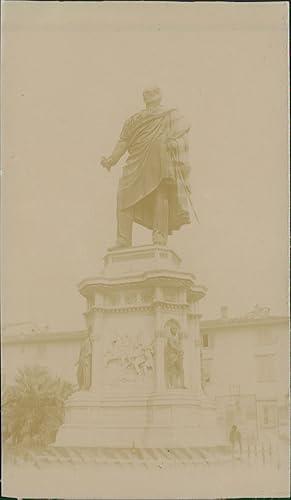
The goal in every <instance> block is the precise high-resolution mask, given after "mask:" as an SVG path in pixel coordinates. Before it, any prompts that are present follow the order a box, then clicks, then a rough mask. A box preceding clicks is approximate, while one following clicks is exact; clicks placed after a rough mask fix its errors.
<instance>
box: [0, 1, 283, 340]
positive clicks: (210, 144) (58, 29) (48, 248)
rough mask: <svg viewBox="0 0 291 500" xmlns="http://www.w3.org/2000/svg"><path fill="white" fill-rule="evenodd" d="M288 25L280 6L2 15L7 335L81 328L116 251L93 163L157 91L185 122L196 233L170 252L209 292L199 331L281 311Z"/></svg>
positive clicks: (43, 7)
mask: <svg viewBox="0 0 291 500" xmlns="http://www.w3.org/2000/svg"><path fill="white" fill-rule="evenodd" d="M287 18H288V11H287V4H286V3H285V4H283V3H279V2H277V3H274V4H271V3H266V4H261V3H260V4H255V3H252V4H248V5H247V4H245V5H243V4H236V3H225V4H220V3H215V2H214V3H212V4H207V3H203V4H199V3H193V4H184V5H178V4H176V5H173V4H163V3H161V4H159V3H158V2H154V4H149V3H148V2H145V4H143V3H142V2H141V3H139V4H138V5H134V4H132V3H131V5H126V4H125V3H123V2H122V3H121V4H116V3H115V2H114V3H112V4H111V5H108V4H107V3H103V4H102V3H96V4H95V3H88V4H85V3H83V4H82V5H81V4H79V3H78V2H72V3H68V2H65V3H61V2H56V3H54V2H49V3H48V4H47V3H46V2H39V3H37V2H32V3H31V4H30V5H29V4H26V3H25V2H16V3H14V2H7V3H6V5H5V4H4V29H5V26H6V31H5V32H4V42H3V48H2V58H3V61H2V65H3V68H2V69H3V71H4V76H3V78H4V90H3V133H2V136H3V156H2V160H3V164H2V168H3V171H4V173H3V177H2V179H3V188H2V208H3V227H2V234H3V244H2V248H3V259H2V268H3V273H2V274H3V288H2V297H3V305H4V307H3V311H4V312H3V320H4V322H21V321H30V320H31V321H35V322H36V323H38V324H41V325H42V324H48V325H49V327H50V328H51V329H54V330H69V329H79V328H84V325H85V323H84V318H83V312H84V310H85V303H84V299H83V298H82V297H81V296H80V295H79V293H78V290H77V284H78V282H80V281H81V280H82V279H83V278H85V277H87V276H94V275H98V273H99V272H100V270H101V267H102V257H103V256H104V254H105V252H106V248H107V247H108V246H111V245H112V244H113V243H114V240H115V230H116V224H115V204H116V191H117V183H118V178H119V175H120V174H121V167H122V161H121V162H120V163H119V164H118V165H117V166H116V167H115V168H114V171H113V172H111V174H108V173H107V172H106V171H105V170H104V169H102V167H100V163H99V160H100V158H101V156H102V155H109V154H110V153H111V150H112V147H113V146H114V145H115V142H116V141H117V139H118V135H119V132H120V130H121V127H122V124H123V122H124V120H125V119H126V118H128V117H129V116H130V115H131V114H132V113H135V112H136V111H138V110H139V109H140V108H141V107H142V106H143V103H142V96H141V92H142V89H143V87H144V86H145V85H147V84H148V83H151V82H153V83H158V84H159V85H160V86H161V87H162V89H163V94H164V103H165V104H169V105H170V106H177V107H179V108H180V109H181V110H182V111H183V112H184V113H185V114H186V116H187V117H188V118H189V119H190V121H191V123H192V129H191V133H190V147H191V164H192V174H191V182H192V189H193V195H192V199H193V204H194V206H195V209H196V210H197V212H198V214H199V218H200V221H201V224H200V225H198V224H197V223H195V222H194V223H193V224H192V225H191V226H189V227H185V228H183V230H181V231H179V232H177V233H176V234H175V236H173V237H170V240H169V246H170V247H171V248H173V249H174V250H176V251H177V253H178V254H179V255H180V256H181V257H182V258H183V260H184V263H185V264H186V265H187V266H188V268H189V270H190V271H192V272H194V274H195V275H196V276H197V279H198V281H199V282H200V283H202V284H204V285H205V286H207V287H208V293H207V296H206V297H205V299H204V300H203V301H202V302H201V312H202V313H203V317H204V319H207V318H214V317H217V316H219V309H220V306H221V305H228V306H229V311H230V314H231V315H232V316H239V315H243V314H244V313H246V312H247V311H249V310H250V309H252V308H253V306H254V305H255V304H256V303H259V304H260V305H262V306H269V307H271V311H272V313H273V314H286V313H287V300H288V144H287V140H288V101H287V99H288V80H287V75H288V65H287V47H288V40H287ZM134 237H135V243H136V244H141V243H143V242H145V243H150V241H151V234H150V232H148V231H147V230H144V229H142V228H136V229H135V232H134Z"/></svg>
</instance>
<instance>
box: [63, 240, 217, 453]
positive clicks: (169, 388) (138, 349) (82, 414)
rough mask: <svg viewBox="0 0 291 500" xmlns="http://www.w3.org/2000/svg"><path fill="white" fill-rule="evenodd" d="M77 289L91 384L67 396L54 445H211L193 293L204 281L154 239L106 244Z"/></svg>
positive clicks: (211, 414) (210, 411) (211, 419)
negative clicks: (123, 245)
mask: <svg viewBox="0 0 291 500" xmlns="http://www.w3.org/2000/svg"><path fill="white" fill-rule="evenodd" d="M79 290H80V293H81V295H83V296H84V297H85V298H86V301H87V312H86V313H85V316H86V321H87V327H88V338H89V339H90V343H91V346H92V348H91V357H90V366H91V383H90V388H89V390H83V391H80V392H77V393H75V394H74V395H73V397H72V398H70V400H69V401H68V402H67V406H66V415H65V422H64V425H63V426H62V427H61V429H60V431H59V433H58V436H57V440H56V445H59V446H103V447H132V446H135V447H143V448H146V447H156V448H157V447H179V446H181V447H185V446H187V447H189V446H207V445H208V446H210V445H212V446H213V445H215V442H217V429H216V424H215V410H214V408H213V405H212V403H211V402H210V401H208V400H207V399H206V398H205V396H204V394H203V391H202V389H201V367H200V330H199V318H200V316H199V312H198V302H199V300H200V299H201V298H202V297H204V295H205V293H206V289H205V287H204V286H201V285H199V284H198V283H197V282H196V278H195V276H194V275H193V274H191V273H188V272H185V271H184V270H182V268H181V260H180V258H179V257H178V255H177V254H176V253H175V252H173V251H172V250H170V249H169V248H167V247H165V246H158V245H146V246H140V247H131V248H127V249H118V250H114V251H109V252H108V253H107V254H106V256H105V258H104V267H103V269H102V271H101V273H100V275H99V276H97V277H92V278H88V279H85V280H83V281H82V282H81V283H80V285H79Z"/></svg>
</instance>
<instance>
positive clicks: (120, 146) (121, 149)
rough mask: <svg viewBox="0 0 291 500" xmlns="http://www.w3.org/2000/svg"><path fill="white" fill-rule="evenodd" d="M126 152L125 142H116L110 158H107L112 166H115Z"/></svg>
mask: <svg viewBox="0 0 291 500" xmlns="http://www.w3.org/2000/svg"><path fill="white" fill-rule="evenodd" d="M126 151H127V142H126V141H122V140H120V141H118V143H117V144H116V146H115V148H114V149H113V151H112V154H111V156H109V159H110V160H111V162H112V165H115V164H116V163H117V162H118V161H119V160H120V158H121V157H122V156H123V155H124V154H125V153H126Z"/></svg>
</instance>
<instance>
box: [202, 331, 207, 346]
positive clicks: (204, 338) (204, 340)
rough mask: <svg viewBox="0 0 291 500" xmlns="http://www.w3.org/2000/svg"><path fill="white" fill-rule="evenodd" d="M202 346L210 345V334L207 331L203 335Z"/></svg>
mask: <svg viewBox="0 0 291 500" xmlns="http://www.w3.org/2000/svg"><path fill="white" fill-rule="evenodd" d="M202 347H204V348H206V349H207V348H208V347H209V336H208V335H207V333H204V334H203V335H202Z"/></svg>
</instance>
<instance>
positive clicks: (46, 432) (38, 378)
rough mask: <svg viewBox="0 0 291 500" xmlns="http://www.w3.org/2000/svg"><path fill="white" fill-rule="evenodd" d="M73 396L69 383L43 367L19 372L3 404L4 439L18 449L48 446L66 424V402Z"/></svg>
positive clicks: (6, 390)
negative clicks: (19, 447) (63, 423)
mask: <svg viewBox="0 0 291 500" xmlns="http://www.w3.org/2000/svg"><path fill="white" fill-rule="evenodd" d="M72 392H73V386H72V384H70V383H69V382H66V381H64V380H61V379H60V378H59V377H56V376H52V375H51V374H50V373H49V372H48V370H47V368H44V367H41V366H32V367H25V368H22V369H20V370H18V373H17V375H16V377H15V383H14V384H13V385H9V386H6V388H5V389H4V394H3V403H2V412H3V416H2V424H3V434H2V435H3V439H4V441H7V440H8V439H9V440H10V441H11V442H12V444H14V445H19V444H21V445H27V446H34V447H41V446H46V445H48V444H49V443H52V442H53V441H54V440H55V437H56V433H57V430H58V428H59V426H60V425H61V424H62V422H63V417H64V402H65V400H66V399H67V398H68V396H70V395H71V394H72Z"/></svg>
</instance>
